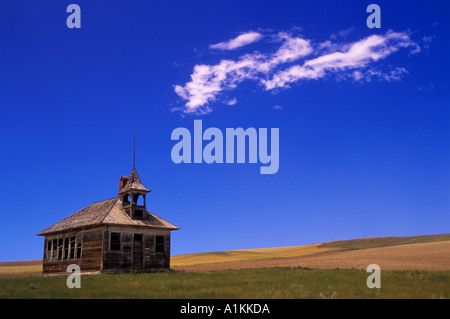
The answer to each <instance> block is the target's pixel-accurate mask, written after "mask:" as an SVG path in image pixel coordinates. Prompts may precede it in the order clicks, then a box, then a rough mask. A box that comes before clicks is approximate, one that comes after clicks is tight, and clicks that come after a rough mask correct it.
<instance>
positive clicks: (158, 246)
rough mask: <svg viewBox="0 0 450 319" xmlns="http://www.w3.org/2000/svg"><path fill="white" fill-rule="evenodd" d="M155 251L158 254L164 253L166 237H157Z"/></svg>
mask: <svg viewBox="0 0 450 319" xmlns="http://www.w3.org/2000/svg"><path fill="white" fill-rule="evenodd" d="M155 251H156V252H157V253H163V252H164V236H156V241H155Z"/></svg>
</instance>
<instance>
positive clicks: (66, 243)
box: [64, 237, 69, 259]
mask: <svg viewBox="0 0 450 319" xmlns="http://www.w3.org/2000/svg"><path fill="white" fill-rule="evenodd" d="M64 259H69V237H65V238H64Z"/></svg>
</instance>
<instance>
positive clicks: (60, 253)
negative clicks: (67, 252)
mask: <svg viewBox="0 0 450 319" xmlns="http://www.w3.org/2000/svg"><path fill="white" fill-rule="evenodd" d="M62 259H63V238H58V260H62Z"/></svg>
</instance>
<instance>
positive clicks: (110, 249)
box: [109, 232, 122, 251]
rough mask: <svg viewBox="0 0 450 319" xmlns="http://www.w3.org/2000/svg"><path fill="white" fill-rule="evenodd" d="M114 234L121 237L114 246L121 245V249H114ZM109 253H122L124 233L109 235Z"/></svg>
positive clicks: (111, 233) (115, 241)
mask: <svg viewBox="0 0 450 319" xmlns="http://www.w3.org/2000/svg"><path fill="white" fill-rule="evenodd" d="M113 234H114V235H119V240H118V243H117V240H114V245H117V244H118V245H119V249H116V248H114V249H113V238H112V237H113ZM109 251H122V233H121V232H110V233H109Z"/></svg>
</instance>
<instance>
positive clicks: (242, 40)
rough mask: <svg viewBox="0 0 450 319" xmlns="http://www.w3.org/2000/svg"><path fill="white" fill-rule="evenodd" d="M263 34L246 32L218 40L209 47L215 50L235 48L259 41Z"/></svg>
mask: <svg viewBox="0 0 450 319" xmlns="http://www.w3.org/2000/svg"><path fill="white" fill-rule="evenodd" d="M262 37H263V35H262V34H261V33H258V32H247V33H243V34H241V35H239V36H238V37H236V38H234V39H231V40H228V41H226V42H220V43H217V44H212V45H210V46H209V47H210V48H211V49H217V50H235V49H237V48H240V47H243V46H245V45H248V44H250V43H253V42H257V41H259V40H260V39H261V38H262Z"/></svg>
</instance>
